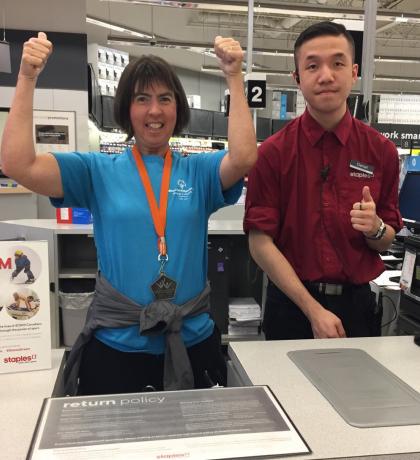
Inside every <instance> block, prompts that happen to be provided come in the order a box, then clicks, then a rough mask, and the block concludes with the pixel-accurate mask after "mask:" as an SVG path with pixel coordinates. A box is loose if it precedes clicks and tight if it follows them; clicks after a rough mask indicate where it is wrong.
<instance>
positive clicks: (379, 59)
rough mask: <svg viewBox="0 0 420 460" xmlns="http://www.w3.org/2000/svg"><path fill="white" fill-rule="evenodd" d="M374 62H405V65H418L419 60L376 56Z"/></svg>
mask: <svg viewBox="0 0 420 460" xmlns="http://www.w3.org/2000/svg"><path fill="white" fill-rule="evenodd" d="M375 62H405V63H407V64H419V63H420V58H415V57H399V56H376V57H375Z"/></svg>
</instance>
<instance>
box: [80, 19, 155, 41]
mask: <svg viewBox="0 0 420 460" xmlns="http://www.w3.org/2000/svg"><path fill="white" fill-rule="evenodd" d="M86 22H87V23H88V24H93V25H95V26H98V27H103V28H104V29H108V30H109V29H111V30H115V31H116V32H125V33H127V34H129V35H133V36H134V37H140V38H152V35H150V34H147V33H144V32H140V31H138V30H134V29H129V28H127V27H126V26H122V25H119V24H115V23H112V22H108V21H103V20H102V19H98V18H94V17H92V16H86Z"/></svg>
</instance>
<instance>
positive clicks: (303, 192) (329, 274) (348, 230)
mask: <svg viewBox="0 0 420 460" xmlns="http://www.w3.org/2000/svg"><path fill="white" fill-rule="evenodd" d="M351 160H356V161H358V162H360V163H361V164H362V169H363V167H364V166H365V165H366V166H368V167H372V168H373V175H368V174H366V173H365V172H363V171H360V170H357V169H354V168H352V167H350V162H351ZM398 171H399V163H398V152H397V149H396V147H395V145H394V144H393V143H392V142H391V141H389V140H388V139H386V138H385V137H383V136H382V135H381V134H379V133H378V132H377V131H375V130H374V129H373V128H371V127H369V126H367V125H365V124H364V123H362V122H360V121H359V120H357V119H355V118H353V117H352V116H351V115H350V112H349V111H347V112H346V114H345V116H344V117H343V119H342V120H341V121H340V123H339V124H338V126H337V127H336V128H335V129H334V131H330V132H329V131H325V130H324V129H323V128H322V127H321V126H320V125H319V124H318V123H317V122H316V121H315V120H314V119H313V118H312V116H311V115H310V114H309V112H308V111H306V112H305V113H304V114H303V115H302V116H301V117H298V118H296V119H295V120H292V121H291V122H289V123H288V124H287V126H286V127H285V128H284V129H282V130H281V131H279V132H277V133H276V134H274V135H273V136H271V137H270V138H268V139H267V140H266V141H265V142H263V143H262V144H261V146H260V148H259V155H258V160H257V163H256V165H255V166H254V168H253V170H252V171H251V173H250V175H249V178H248V191H247V196H246V205H245V220H244V230H245V232H249V230H251V229H257V230H261V231H263V232H265V233H266V234H268V235H270V236H271V237H272V238H273V241H274V243H275V245H276V246H277V247H278V248H279V250H280V251H281V252H282V253H283V254H284V256H285V257H286V258H287V260H288V261H289V262H290V263H291V265H292V266H293V268H294V269H295V271H296V273H297V275H298V277H299V278H300V279H301V280H303V281H324V282H336V283H352V284H361V283H366V282H369V281H370V280H372V279H374V278H376V277H377V276H379V274H380V273H382V272H383V270H384V265H383V263H382V261H381V259H380V257H379V254H378V253H377V252H376V251H374V250H372V249H370V248H369V246H368V245H367V244H366V240H365V238H364V236H363V233H362V232H359V231H356V230H354V229H353V227H352V225H351V221H350V210H351V209H352V207H353V204H354V203H355V202H358V201H361V200H362V189H363V186H364V185H368V186H369V187H370V192H371V194H372V197H373V200H374V201H375V203H376V212H377V214H378V216H379V217H381V218H382V219H383V220H384V222H385V223H387V224H389V225H391V226H392V227H393V228H394V229H395V230H396V231H399V230H400V229H401V228H402V221H401V216H400V213H399V210H398V178H399V172H398Z"/></svg>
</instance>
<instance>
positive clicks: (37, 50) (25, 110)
mask: <svg viewBox="0 0 420 460" xmlns="http://www.w3.org/2000/svg"><path fill="white" fill-rule="evenodd" d="M51 52H52V43H51V42H50V41H49V40H48V39H47V36H46V35H45V33H44V32H39V33H38V37H32V38H30V39H29V40H28V41H27V42H25V43H24V45H23V52H22V60H21V64H20V70H19V75H18V80H17V84H16V90H15V95H14V98H13V101H12V106H11V108H10V112H9V115H8V117H7V122H6V125H5V128H4V132H3V139H2V144H1V168H2V171H3V172H4V174H6V175H7V176H9V177H11V178H12V179H14V180H16V181H17V182H19V184H21V185H23V186H24V187H27V188H28V189H30V190H32V191H34V192H36V193H40V194H42V195H47V196H52V197H56V198H59V197H62V196H63V188H62V184H61V175H60V170H59V167H58V164H57V161H56V159H55V158H54V156H53V155H52V154H51V153H46V154H39V155H36V153H35V146H34V140H33V133H32V130H33V98H34V92H35V86H36V82H37V79H38V76H39V74H40V73H41V72H42V70H43V69H44V67H45V64H46V62H47V60H48V57H49V55H50V54H51Z"/></svg>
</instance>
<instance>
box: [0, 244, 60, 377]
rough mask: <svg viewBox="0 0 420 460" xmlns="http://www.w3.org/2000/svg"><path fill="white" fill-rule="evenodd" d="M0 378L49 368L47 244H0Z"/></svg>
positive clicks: (49, 335) (49, 332)
mask: <svg viewBox="0 0 420 460" xmlns="http://www.w3.org/2000/svg"><path fill="white" fill-rule="evenodd" d="M0 268H1V270H0V374H2V373H10V372H24V371H33V370H37V369H49V368H51V328H50V293H49V270H48V243H47V242H46V241H0Z"/></svg>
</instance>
